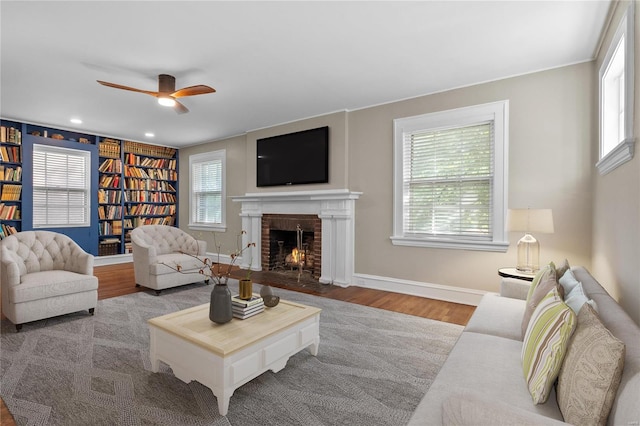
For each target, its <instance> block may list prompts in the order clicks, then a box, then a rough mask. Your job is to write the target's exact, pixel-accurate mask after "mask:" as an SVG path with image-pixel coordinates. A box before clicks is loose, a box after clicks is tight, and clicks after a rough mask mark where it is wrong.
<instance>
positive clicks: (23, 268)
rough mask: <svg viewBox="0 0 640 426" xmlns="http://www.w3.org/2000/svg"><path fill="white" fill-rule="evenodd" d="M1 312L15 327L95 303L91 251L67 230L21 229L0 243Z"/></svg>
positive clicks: (78, 309) (96, 293) (91, 311)
mask: <svg viewBox="0 0 640 426" xmlns="http://www.w3.org/2000/svg"><path fill="white" fill-rule="evenodd" d="M0 287H1V289H2V313H3V314H4V315H5V316H6V317H7V318H8V319H9V320H10V321H11V322H12V323H14V324H15V325H16V330H17V331H20V329H21V328H22V324H24V323H27V322H30V321H36V320H40V319H45V318H50V317H54V316H58V315H64V314H69V313H72V312H77V311H82V310H85V309H88V310H89V313H90V314H92V315H93V312H94V309H95V307H96V305H97V304H98V278H96V277H95V276H94V275H93V256H92V255H91V254H89V253H87V252H85V251H84V250H83V249H82V248H81V247H80V246H79V245H78V244H76V243H75V241H73V240H72V239H71V238H69V237H68V236H66V235H63V234H58V233H56V232H50V231H25V232H19V233H17V234H14V235H10V236H8V237H7V238H5V239H4V240H2V244H1V246H0Z"/></svg>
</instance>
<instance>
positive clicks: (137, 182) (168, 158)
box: [123, 141, 178, 252]
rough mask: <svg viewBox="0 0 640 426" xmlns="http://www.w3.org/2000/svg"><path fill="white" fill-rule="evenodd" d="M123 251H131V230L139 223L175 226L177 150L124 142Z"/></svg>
mask: <svg viewBox="0 0 640 426" xmlns="http://www.w3.org/2000/svg"><path fill="white" fill-rule="evenodd" d="M123 148H124V157H123V158H124V188H123V198H124V208H125V210H124V225H123V226H124V233H125V252H130V251H131V239H130V233H131V230H132V229H134V228H136V227H138V226H140V225H170V226H174V225H176V212H177V191H176V187H177V180H178V171H177V161H178V160H177V150H175V149H173V148H168V147H162V146H155V145H148V144H143V143H139V142H131V141H125V142H124V144H123Z"/></svg>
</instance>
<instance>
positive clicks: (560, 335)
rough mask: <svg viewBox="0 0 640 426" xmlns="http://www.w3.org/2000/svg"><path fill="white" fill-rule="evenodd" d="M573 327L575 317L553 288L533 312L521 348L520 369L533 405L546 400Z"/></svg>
mask: <svg viewBox="0 0 640 426" xmlns="http://www.w3.org/2000/svg"><path fill="white" fill-rule="evenodd" d="M575 326H576V316H575V314H574V313H573V311H572V310H571V308H569V307H568V306H567V305H566V304H565V303H564V302H563V301H562V298H561V297H560V295H559V294H558V290H557V289H556V288H555V287H554V288H553V289H552V290H551V291H550V292H549V293H548V294H547V295H546V296H545V297H544V298H543V299H542V301H540V303H539V304H538V306H537V307H536V309H535V311H533V315H532V316H531V321H530V322H529V326H528V327H527V332H526V334H525V337H524V341H523V345H522V370H523V372H524V377H525V380H526V381H527V386H528V388H529V392H530V393H531V398H532V399H533V403H534V404H540V403H544V402H546V401H547V398H548V397H549V393H550V391H551V388H552V387H553V383H554V382H555V380H556V378H557V377H558V373H559V371H560V367H561V366H562V361H563V359H564V355H565V352H566V349H567V345H568V343H569V340H570V338H571V334H572V333H573V330H574V329H575Z"/></svg>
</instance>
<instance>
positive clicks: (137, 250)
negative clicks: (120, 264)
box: [131, 238, 158, 286]
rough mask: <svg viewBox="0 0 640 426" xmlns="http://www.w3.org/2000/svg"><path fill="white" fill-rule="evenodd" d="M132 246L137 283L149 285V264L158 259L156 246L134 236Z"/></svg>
mask: <svg viewBox="0 0 640 426" xmlns="http://www.w3.org/2000/svg"><path fill="white" fill-rule="evenodd" d="M131 248H132V252H133V253H132V255H133V273H134V276H135V280H136V284H140V285H144V286H148V285H149V282H150V278H149V266H150V265H152V264H154V263H156V262H157V261H158V254H157V253H158V251H157V250H156V247H155V246H152V245H150V244H147V243H145V242H144V241H140V240H139V239H133V238H132V239H131Z"/></svg>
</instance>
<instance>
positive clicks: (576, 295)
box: [564, 282, 598, 315]
mask: <svg viewBox="0 0 640 426" xmlns="http://www.w3.org/2000/svg"><path fill="white" fill-rule="evenodd" d="M564 303H566V304H567V305H569V307H570V308H571V310H572V311H573V312H575V314H576V315H578V313H579V312H580V309H581V308H582V305H584V304H585V303H588V304H589V305H591V306H592V307H593V309H594V310H595V311H596V312H597V311H598V307H597V306H596V302H594V301H593V300H589V298H588V297H587V295H586V293H585V292H584V289H583V288H582V283H580V282H579V283H578V284H577V285H576V286H575V287H574V288H573V290H571V291H570V292H569V294H567V296H566V297H565V298H564Z"/></svg>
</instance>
